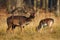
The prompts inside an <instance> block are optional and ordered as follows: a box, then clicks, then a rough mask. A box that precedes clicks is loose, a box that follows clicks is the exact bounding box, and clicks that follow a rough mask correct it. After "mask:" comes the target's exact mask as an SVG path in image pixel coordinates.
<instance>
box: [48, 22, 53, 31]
mask: <svg viewBox="0 0 60 40" xmlns="http://www.w3.org/2000/svg"><path fill="white" fill-rule="evenodd" d="M52 24H53V22H52V21H51V22H50V24H49V28H50V31H51V32H52V31H53V28H52Z"/></svg>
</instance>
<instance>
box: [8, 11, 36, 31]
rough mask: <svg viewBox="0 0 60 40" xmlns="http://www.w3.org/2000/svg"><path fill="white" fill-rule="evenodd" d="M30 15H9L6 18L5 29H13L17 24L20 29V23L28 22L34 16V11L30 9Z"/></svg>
mask: <svg viewBox="0 0 60 40" xmlns="http://www.w3.org/2000/svg"><path fill="white" fill-rule="evenodd" d="M29 13H30V14H31V15H30V17H25V16H10V17H8V18H7V25H8V28H7V31H8V30H9V29H10V28H12V30H13V29H15V27H17V26H19V27H20V28H21V31H22V28H23V27H22V25H23V24H25V23H28V22H30V21H31V19H33V18H34V17H35V12H32V11H30V12H29Z"/></svg>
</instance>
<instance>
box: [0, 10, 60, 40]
mask: <svg viewBox="0 0 60 40" xmlns="http://www.w3.org/2000/svg"><path fill="white" fill-rule="evenodd" d="M8 16H9V14H7V13H6V12H5V10H3V11H0V40H60V17H55V16H54V14H52V13H49V12H47V14H44V11H42V10H40V11H38V12H37V13H36V15H35V16H36V17H35V18H34V19H33V20H32V22H30V23H29V25H27V26H25V28H24V30H23V32H21V31H20V28H19V27H17V28H16V29H15V30H14V33H13V32H9V33H7V32H6V29H7V21H6V19H7V17H8ZM46 17H51V18H53V19H54V20H55V22H54V25H53V26H52V28H53V32H50V29H49V28H48V27H46V28H44V29H43V30H41V32H36V31H35V28H36V27H37V26H38V23H39V21H40V20H41V19H43V18H46Z"/></svg>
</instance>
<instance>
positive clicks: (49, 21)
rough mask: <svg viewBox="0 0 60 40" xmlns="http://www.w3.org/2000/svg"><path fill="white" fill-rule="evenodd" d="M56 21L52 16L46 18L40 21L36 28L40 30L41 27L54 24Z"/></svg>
mask: <svg viewBox="0 0 60 40" xmlns="http://www.w3.org/2000/svg"><path fill="white" fill-rule="evenodd" d="M53 23H54V19H52V18H46V19H42V20H41V21H40V22H39V25H38V27H37V28H36V30H37V31H38V30H40V29H41V28H44V27H46V26H48V27H50V28H51V26H52V24H53ZM51 31H52V29H51Z"/></svg>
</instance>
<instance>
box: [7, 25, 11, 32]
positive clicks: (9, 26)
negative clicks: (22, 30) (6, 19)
mask: <svg viewBox="0 0 60 40" xmlns="http://www.w3.org/2000/svg"><path fill="white" fill-rule="evenodd" d="M11 27H12V25H10V24H9V25H8V28H7V31H6V32H9V31H10V28H11Z"/></svg>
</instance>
